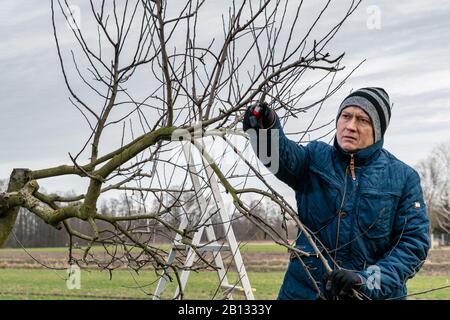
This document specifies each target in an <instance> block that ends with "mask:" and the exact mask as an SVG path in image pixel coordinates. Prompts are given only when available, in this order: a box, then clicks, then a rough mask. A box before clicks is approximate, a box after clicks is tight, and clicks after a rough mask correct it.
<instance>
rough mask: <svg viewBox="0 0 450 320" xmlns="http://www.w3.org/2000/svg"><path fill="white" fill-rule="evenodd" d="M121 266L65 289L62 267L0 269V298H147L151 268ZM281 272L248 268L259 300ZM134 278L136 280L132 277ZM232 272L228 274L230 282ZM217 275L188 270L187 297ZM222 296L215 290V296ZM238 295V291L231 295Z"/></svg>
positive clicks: (418, 282) (201, 292)
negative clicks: (133, 269) (137, 270)
mask: <svg viewBox="0 0 450 320" xmlns="http://www.w3.org/2000/svg"><path fill="white" fill-rule="evenodd" d="M133 275H134V277H133V276H132V273H130V272H128V271H125V270H117V271H115V272H113V277H112V280H109V275H108V273H106V272H100V271H84V270H83V271H81V289H79V290H76V289H73V290H69V289H67V286H66V282H65V279H64V278H65V277H66V273H65V272H64V271H53V270H48V269H44V270H40V269H2V270H0V299H108V298H116V299H124V298H131V299H149V297H148V296H146V295H145V294H144V293H143V292H142V291H141V290H139V289H138V288H136V287H137V286H143V290H145V291H147V292H153V290H154V288H155V284H154V283H153V284H152V283H151V282H152V281H153V280H155V276H154V274H153V273H152V272H148V271H147V272H144V273H142V274H140V275H136V274H133ZM283 275H284V272H249V277H250V281H251V283H252V287H253V288H255V289H256V292H255V297H256V298H257V299H262V300H270V299H275V298H276V296H277V294H278V289H279V286H280V284H281V281H282V279H283ZM134 279H136V281H137V283H138V284H136V282H135V281H134ZM449 279H450V277H447V276H420V275H419V276H417V277H415V278H414V279H412V280H410V281H409V282H408V288H409V293H410V294H412V293H415V292H418V291H425V290H430V289H433V288H438V287H442V286H446V285H449ZM235 280H236V275H231V276H230V283H232V281H235ZM217 285H218V279H217V275H216V273H215V272H206V271H203V272H199V273H195V272H192V273H191V276H190V278H189V281H188V284H187V287H186V292H185V294H186V296H185V298H187V299H211V298H212V297H213V295H214V293H215V291H216V288H217ZM173 290H174V285H173V284H170V285H169V286H168V289H167V291H168V292H167V294H165V295H164V297H163V298H171V296H172V294H173V292H174V291H173ZM221 297H222V296H221V294H218V295H217V296H216V297H215V299H220V298H221ZM234 297H235V298H237V299H239V298H240V296H239V295H234ZM411 299H450V288H446V289H442V290H437V291H433V292H429V293H427V294H423V295H417V296H412V297H411Z"/></svg>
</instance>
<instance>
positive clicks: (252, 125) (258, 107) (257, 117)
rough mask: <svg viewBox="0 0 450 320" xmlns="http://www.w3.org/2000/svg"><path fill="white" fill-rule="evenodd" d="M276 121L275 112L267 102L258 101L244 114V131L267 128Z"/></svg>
mask: <svg viewBox="0 0 450 320" xmlns="http://www.w3.org/2000/svg"><path fill="white" fill-rule="evenodd" d="M274 121H275V112H274V111H273V110H272V109H270V108H269V106H268V105H267V103H265V102H262V103H256V104H252V105H250V106H249V107H248V108H247V110H246V111H245V114H244V120H243V122H242V125H243V129H244V131H247V130H248V129H256V130H258V129H267V128H270V127H271V126H272V125H273V123H274Z"/></svg>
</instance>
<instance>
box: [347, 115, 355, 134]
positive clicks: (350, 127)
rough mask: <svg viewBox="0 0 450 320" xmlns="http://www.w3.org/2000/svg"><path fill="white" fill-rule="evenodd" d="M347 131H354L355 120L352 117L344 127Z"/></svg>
mask: <svg viewBox="0 0 450 320" xmlns="http://www.w3.org/2000/svg"><path fill="white" fill-rule="evenodd" d="M345 128H346V129H347V130H351V131H356V119H355V118H354V117H353V118H352V119H351V120H350V121H348V122H347V125H346V126H345Z"/></svg>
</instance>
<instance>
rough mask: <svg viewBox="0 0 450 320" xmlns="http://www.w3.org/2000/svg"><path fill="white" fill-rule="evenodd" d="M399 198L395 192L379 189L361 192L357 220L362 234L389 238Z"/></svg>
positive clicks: (373, 237) (372, 237)
mask: <svg viewBox="0 0 450 320" xmlns="http://www.w3.org/2000/svg"><path fill="white" fill-rule="evenodd" d="M397 198H398V197H397V195H395V194H393V193H380V192H379V191H364V192H362V193H361V195H360V197H359V203H358V212H357V221H358V226H359V229H360V232H361V234H362V235H364V236H365V237H367V238H371V239H378V238H386V240H388V239H389V236H390V233H391V229H392V222H393V217H394V214H395V206H396V204H397V201H398V199H397Z"/></svg>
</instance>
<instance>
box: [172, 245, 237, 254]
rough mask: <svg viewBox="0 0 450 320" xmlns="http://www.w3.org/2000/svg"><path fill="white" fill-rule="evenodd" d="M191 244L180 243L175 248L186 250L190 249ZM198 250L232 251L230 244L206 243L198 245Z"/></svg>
mask: <svg viewBox="0 0 450 320" xmlns="http://www.w3.org/2000/svg"><path fill="white" fill-rule="evenodd" d="M189 248H190V246H189V245H186V244H178V245H175V246H174V249H175V250H186V249H189ZM197 251H199V252H210V251H211V252H215V251H230V246H229V245H225V244H205V245H201V244H199V245H197Z"/></svg>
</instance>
